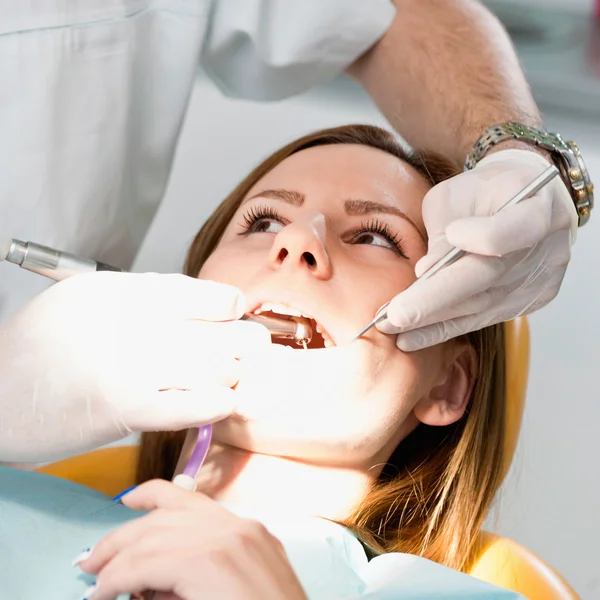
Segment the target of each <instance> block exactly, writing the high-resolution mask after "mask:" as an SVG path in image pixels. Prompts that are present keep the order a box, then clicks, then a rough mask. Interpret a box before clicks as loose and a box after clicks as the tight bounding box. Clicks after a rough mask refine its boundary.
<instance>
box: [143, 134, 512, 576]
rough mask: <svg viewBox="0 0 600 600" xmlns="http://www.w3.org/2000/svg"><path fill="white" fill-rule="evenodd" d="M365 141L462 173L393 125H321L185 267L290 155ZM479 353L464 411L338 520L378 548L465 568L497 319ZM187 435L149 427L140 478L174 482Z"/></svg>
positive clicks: (495, 426) (402, 447)
mask: <svg viewBox="0 0 600 600" xmlns="http://www.w3.org/2000/svg"><path fill="white" fill-rule="evenodd" d="M331 144H361V145H364V146H369V147H372V148H376V149H379V150H382V151H384V152H387V153H389V154H391V155H393V156H396V157H397V158H399V159H400V160H402V161H404V162H406V163H408V164H409V165H411V166H412V167H413V168H415V169H416V170H417V171H418V172H419V173H421V174H422V176H423V177H425V178H426V179H427V180H428V181H429V182H430V183H431V184H432V185H435V184H437V183H440V182H441V181H443V180H445V179H448V178H450V177H452V176H453V175H455V174H456V173H457V171H456V168H455V166H454V165H453V164H452V163H451V162H450V161H448V160H446V159H444V158H443V157H441V156H439V155H435V154H429V153H425V152H421V153H419V154H416V153H413V152H409V151H407V150H405V149H404V148H403V147H402V146H401V145H400V144H399V142H398V141H397V140H396V138H395V137H394V136H393V135H392V134H390V133H388V132H387V131H385V130H383V129H380V128H378V127H372V126H367V125H348V126H344V127H334V128H331V129H325V130H322V131H317V132H315V133H312V134H309V135H306V136H304V137H302V138H300V139H298V140H296V141H294V142H292V143H290V144H288V145H287V146H284V147H283V148H281V149H280V150H278V151H277V152H275V153H274V154H272V155H271V156H270V157H269V158H267V159H266V160H264V161H263V162H262V163H261V164H260V165H258V166H257V167H256V168H255V169H254V170H253V171H252V172H251V173H250V174H249V175H248V176H247V177H246V178H245V179H244V180H243V181H242V182H241V183H240V184H239V185H238V186H237V187H236V188H235V189H234V190H233V192H232V193H231V194H230V195H229V196H228V197H227V198H226V199H225V200H224V201H223V203H222V204H221V205H220V206H219V207H218V208H217V209H216V210H215V212H214V213H213V214H212V216H211V217H210V218H209V219H208V221H207V222H206V223H205V225H204V226H203V227H202V229H201V230H200V231H199V232H198V234H197V235H196V237H195V239H194V241H193V243H192V245H191V247H190V249H189V251H188V254H187V259H186V263H185V269H184V270H185V273H186V274H187V275H190V276H193V277H195V276H197V275H198V273H199V271H200V269H201V267H202V265H203V264H204V262H205V261H206V259H207V258H208V257H209V256H210V255H211V253H212V252H213V251H214V249H215V248H216V246H217V244H218V243H219V240H220V239H221V236H222V235H223V232H224V231H225V228H226V227H227V225H228V224H229V222H230V221H231V219H232V217H233V215H234V214H235V212H236V210H237V209H238V207H239V206H240V204H241V202H242V200H243V199H244V197H245V196H246V194H247V193H248V191H249V190H250V189H251V188H252V186H253V185H254V184H255V183H256V182H257V181H258V180H260V179H261V178H262V177H263V176H264V175H265V174H266V173H268V172H269V171H270V170H271V169H273V168H274V167H275V166H276V165H278V164H279V163H281V162H282V161H283V160H284V159H286V158H287V157H289V156H291V155H292V154H295V153H296V152H299V151H301V150H304V149H306V148H311V147H314V146H323V145H331ZM462 339H464V340H467V341H468V342H469V343H470V344H471V345H472V347H473V349H474V350H475V353H476V355H477V359H478V367H477V379H476V382H475V386H474V389H473V392H472V395H471V398H470V399H469V402H468V406H467V410H466V411H465V414H464V416H463V417H462V418H461V419H460V420H459V421H457V422H456V423H453V424H452V425H448V426H445V427H432V426H427V425H423V424H421V425H419V426H418V427H417V428H416V429H415V430H414V431H413V432H412V433H411V434H410V435H408V436H407V437H406V438H405V439H404V440H403V441H402V442H401V443H400V444H399V445H398V447H397V448H396V449H395V451H394V452H393V454H392V456H391V457H390V459H389V461H388V462H387V464H386V465H385V466H384V468H383V470H382V472H381V475H380V476H379V478H378V480H377V481H376V482H375V483H374V484H373V485H372V487H371V489H370V490H369V492H368V493H367V495H366V497H365V498H364V499H363V501H362V502H361V503H360V505H359V506H358V507H357V508H356V510H355V511H354V513H353V514H352V515H350V517H349V518H348V519H346V520H345V521H344V522H343V523H342V524H343V525H345V526H346V527H348V528H349V529H350V530H352V531H354V532H355V533H356V534H357V536H358V537H359V539H360V540H361V541H362V542H363V543H364V544H365V545H366V546H367V547H368V548H370V549H371V550H372V551H373V552H375V553H382V552H406V553H410V554H416V555H420V556H423V557H426V558H429V559H431V560H434V561H436V562H439V563H441V564H444V565H446V566H449V567H451V568H454V569H459V570H463V571H464V570H467V569H468V568H469V565H470V560H471V554H472V552H473V550H474V544H475V542H476V539H477V534H478V533H479V530H480V528H481V526H482V524H483V520H484V519H485V516H486V514H487V512H488V510H489V508H490V505H491V503H492V500H493V498H494V495H495V493H496V491H497V489H498V487H499V485H500V483H501V479H502V465H503V459H504V454H503V448H504V446H503V443H504V434H505V415H506V391H505V345H504V329H503V327H502V326H501V325H494V326H491V327H487V328H485V329H482V330H480V331H476V332H474V333H470V334H468V335H466V336H463V338H462ZM185 435H186V434H185V432H184V431H182V432H159V433H144V434H143V436H142V442H141V449H140V458H139V463H138V470H137V482H138V483H141V482H143V481H146V480H148V479H152V478H156V477H159V478H164V479H171V478H172V476H173V472H174V469H175V465H176V463H177V460H178V457H179V454H180V453H181V449H182V446H183V442H184V439H185Z"/></svg>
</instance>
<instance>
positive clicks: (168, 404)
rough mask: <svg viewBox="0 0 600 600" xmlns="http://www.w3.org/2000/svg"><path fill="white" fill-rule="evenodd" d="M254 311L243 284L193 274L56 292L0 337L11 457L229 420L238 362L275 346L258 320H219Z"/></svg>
mask: <svg viewBox="0 0 600 600" xmlns="http://www.w3.org/2000/svg"><path fill="white" fill-rule="evenodd" d="M244 311H245V297H244V296H243V294H242V293H241V292H240V291H239V290H237V289H236V288H233V287H230V286H226V285H223V284H220V283H215V282H212V281H199V280H197V279H194V278H191V277H186V276H184V275H158V274H154V273H148V274H126V273H112V272H105V273H92V274H86V275H80V276H76V277H72V278H69V279H66V280H64V281H62V282H60V283H58V284H56V285H54V286H52V287H51V288H49V289H48V290H46V291H45V292H44V293H42V294H40V295H39V296H38V297H36V298H35V299H34V300H33V301H32V302H30V303H29V304H28V305H27V306H26V307H25V308H24V309H23V310H21V312H20V313H18V314H17V315H16V316H15V317H14V318H13V319H12V320H11V321H9V322H8V323H6V324H5V326H4V327H3V328H2V329H1V330H0V460H2V461H6V462H9V461H12V462H34V461H43V460H53V459H56V458H59V457H63V456H66V455H69V454H73V453H75V452H81V451H84V450H88V449H91V448H96V447H98V446H100V445H103V444H107V443H109V442H114V441H117V440H119V439H122V438H124V437H126V436H127V435H129V434H130V433H132V432H141V431H154V430H163V431H164V430H178V429H185V428H188V427H193V426H200V425H205V424H207V423H213V422H215V421H218V420H221V419H223V418H225V417H227V416H228V415H230V414H231V412H232V411H233V410H234V408H235V392H234V391H233V390H232V389H230V388H231V387H233V386H234V385H235V384H236V383H237V382H238V370H239V365H238V362H237V359H239V358H242V357H244V356H245V355H246V354H247V353H250V352H256V351H259V350H260V349H261V348H263V347H266V346H270V343H271V338H270V334H269V332H268V331H267V329H265V328H264V327H262V326H260V325H257V324H255V323H248V322H245V321H230V322H226V323H214V322H208V321H222V320H227V319H237V318H239V317H240V316H242V315H243V313H244ZM200 319H202V320H200ZM183 390H187V391H183Z"/></svg>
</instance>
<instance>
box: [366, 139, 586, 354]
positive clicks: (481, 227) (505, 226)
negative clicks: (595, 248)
mask: <svg viewBox="0 0 600 600" xmlns="http://www.w3.org/2000/svg"><path fill="white" fill-rule="evenodd" d="M548 166H549V163H548V161H546V160H545V159H544V158H543V157H542V156H541V155H539V154H537V153H535V152H532V151H528V150H516V149H510V150H502V151H499V152H497V153H495V154H492V155H490V156H488V157H486V158H484V159H483V160H482V161H481V162H479V164H478V165H477V166H476V167H475V168H474V169H473V170H471V171H468V172H465V173H462V174H460V175H458V176H456V177H453V178H452V179H449V180H447V181H444V182H442V183H440V184H438V185H436V186H435V187H434V188H432V189H431V190H430V191H429V193H428V194H427V195H426V196H425V199H424V201H423V219H424V223H425V227H426V229H427V233H428V237H429V248H428V253H427V255H426V256H424V257H423V258H422V259H421V260H420V261H419V262H418V263H417V264H416V267H415V273H416V275H417V276H419V275H421V274H422V273H423V272H424V271H426V270H427V269H428V268H429V267H430V266H431V265H433V264H434V263H435V262H436V261H437V260H439V259H440V258H441V257H442V256H444V254H446V252H448V251H449V250H450V249H451V247H452V246H455V247H457V248H460V249H462V250H466V251H467V252H469V253H470V254H468V255H465V256H463V257H462V258H461V259H460V260H458V261H457V262H455V263H454V264H452V265H450V266H448V267H446V268H445V269H443V270H441V271H440V272H438V273H436V274H435V275H434V276H433V277H431V278H430V279H426V280H424V281H418V282H416V283H415V284H414V285H413V286H411V287H409V288H407V289H406V290H405V291H404V292H402V293H401V294H399V295H398V296H396V297H395V298H394V299H393V300H392V302H391V303H390V305H389V306H388V308H387V313H388V319H387V320H385V321H382V322H381V323H380V324H379V325H378V326H377V327H378V329H379V330H380V331H382V332H384V333H391V334H399V335H398V337H397V345H398V348H400V349H401V350H405V351H410V350H418V349H420V348H424V347H427V346H432V345H434V344H437V343H440V342H443V341H445V340H448V339H451V338H454V337H457V336H459V335H462V334H465V333H468V332H471V331H476V330H478V329H482V328H483V327H487V326H489V325H492V324H495V323H501V322H505V321H509V320H511V319H514V318H515V317H517V316H520V315H526V314H529V313H532V312H533V311H535V310H538V309H539V308H542V307H543V306H544V305H546V304H547V303H548V302H550V301H551V300H552V299H553V298H554V297H555V296H556V294H557V293H558V290H559V288H560V285H561V283H562V280H563V276H564V274H565V270H566V267H567V264H568V262H569V259H570V256H571V245H572V243H573V242H574V240H575V235H576V232H577V213H576V210H575V207H574V205H573V201H572V199H571V196H570V195H569V192H568V191H567V188H566V186H565V184H564V183H563V182H562V180H561V178H560V177H555V178H554V179H553V180H552V181H551V182H550V183H549V184H548V185H546V186H545V187H544V188H542V189H541V190H540V191H539V192H538V193H537V194H536V195H535V196H533V197H532V198H530V199H528V200H524V201H522V202H520V203H519V204H517V205H515V206H511V207H509V208H506V209H504V210H502V211H501V212H500V213H498V214H494V213H495V212H496V211H497V210H498V208H500V207H501V206H502V205H503V204H505V203H506V202H508V200H510V199H511V198H512V197H513V196H514V195H515V194H516V193H517V192H519V191H520V190H521V189H522V188H524V187H525V186H526V185H527V184H529V183H530V182H531V181H533V179H535V178H536V177H537V176H538V175H540V174H541V173H542V172H543V171H544V170H545V169H547V168H548ZM490 215H493V216H490Z"/></svg>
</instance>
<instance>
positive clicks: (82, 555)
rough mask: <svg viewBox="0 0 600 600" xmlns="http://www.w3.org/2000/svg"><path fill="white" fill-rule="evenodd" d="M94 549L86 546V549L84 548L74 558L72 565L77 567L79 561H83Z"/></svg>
mask: <svg viewBox="0 0 600 600" xmlns="http://www.w3.org/2000/svg"><path fill="white" fill-rule="evenodd" d="M93 551H94V549H93V548H86V549H85V550H82V551H81V552H80V553H79V554H78V555H77V556H76V557H75V559H74V560H73V562H72V563H71V566H73V567H76V566H77V565H78V564H79V563H82V562H83V561H84V560H86V559H88V558H89V557H90V556H91V555H92V552H93Z"/></svg>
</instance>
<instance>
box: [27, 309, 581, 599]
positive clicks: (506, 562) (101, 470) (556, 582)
mask: <svg viewBox="0 0 600 600" xmlns="http://www.w3.org/2000/svg"><path fill="white" fill-rule="evenodd" d="M505 331H506V354H507V373H506V379H507V394H508V406H507V415H506V416H507V432H506V440H505V444H506V461H505V464H504V468H503V475H504V476H505V475H506V473H507V472H508V470H509V468H510V465H511V462H512V459H513V456H514V452H515V449H516V446H517V441H518V439H519V431H520V428H521V421H522V418H523V409H524V406H525V396H526V393H527V378H528V373H529V326H528V324H527V320H526V319H525V318H524V317H522V318H519V319H517V320H515V321H512V322H510V323H507V324H506V325H505ZM137 459H138V448H137V447H135V446H119V447H113V448H102V449H100V450H95V451H94V452H89V453H87V454H83V455H80V456H75V457H73V458H68V459H66V460H62V461H59V462H56V463H53V464H51V465H46V466H44V467H42V468H40V469H38V470H39V471H41V472H43V473H47V474H50V475H54V476H56V477H62V478H64V479H68V480H70V481H74V482H76V483H80V484H82V485H85V486H88V487H90V488H93V489H95V490H98V491H100V492H103V493H105V494H108V495H109V496H115V495H116V494H118V493H119V492H121V491H123V490H124V489H127V488H128V487H131V486H132V485H133V483H134V476H135V469H136V464H137ZM476 556H477V558H476V560H475V561H474V564H473V566H472V568H471V571H470V573H471V575H473V576H474V577H477V578H479V579H482V580H484V581H488V582H490V583H493V584H495V585H498V586H500V587H504V588H507V589H510V590H513V591H515V592H518V593H520V594H522V595H523V596H524V597H525V598H527V599H528V600H580V598H579V596H578V595H577V594H576V593H575V592H574V591H573V589H571V587H569V585H568V584H567V583H566V582H565V581H564V580H563V579H562V577H560V575H558V573H556V572H555V571H554V570H553V569H552V567H550V566H549V565H548V564H546V563H545V562H544V561H543V560H542V559H541V558H539V557H538V556H536V555H535V554H534V553H533V552H530V551H529V550H527V549H526V548H524V547H523V546H521V545H519V544H517V543H516V542H513V541H512V540H509V539H507V538H503V537H501V536H497V535H493V534H491V533H488V532H484V531H482V532H481V534H480V536H479V539H478V546H477V552H476Z"/></svg>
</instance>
